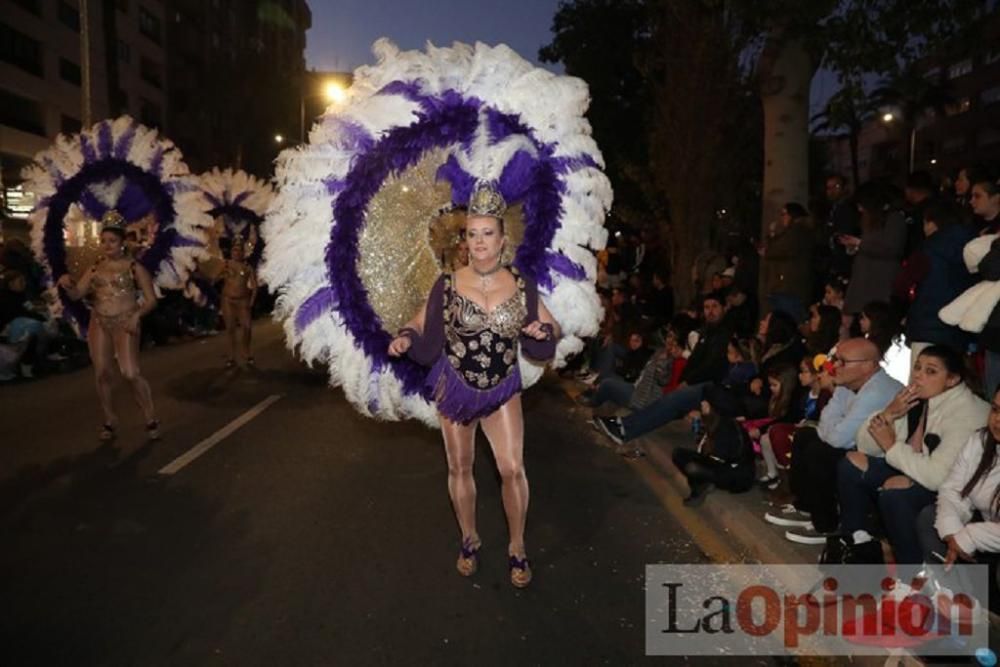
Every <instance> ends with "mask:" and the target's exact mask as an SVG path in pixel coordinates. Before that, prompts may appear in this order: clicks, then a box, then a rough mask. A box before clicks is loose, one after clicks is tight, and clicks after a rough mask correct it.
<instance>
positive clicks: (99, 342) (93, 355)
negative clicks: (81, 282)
mask: <svg viewBox="0 0 1000 667" xmlns="http://www.w3.org/2000/svg"><path fill="white" fill-rule="evenodd" d="M87 347H88V348H89V349H90V361H91V363H93V364H94V379H95V380H96V382H97V400H98V401H100V403H101V410H102V411H103V412H104V423H105V424H111V425H112V426H114V425H116V424H117V423H118V416H117V415H116V414H115V405H114V400H113V399H112V396H111V387H112V385H113V384H114V380H115V376H114V363H115V349H114V344H113V343H112V341H111V335H110V334H108V332H107V331H105V330H104V327H102V326H101V325H100V324H99V323H98V321H97V316H96V315H91V316H90V327H89V328H88V329H87Z"/></svg>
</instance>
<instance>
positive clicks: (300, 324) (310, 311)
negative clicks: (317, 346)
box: [295, 287, 337, 334]
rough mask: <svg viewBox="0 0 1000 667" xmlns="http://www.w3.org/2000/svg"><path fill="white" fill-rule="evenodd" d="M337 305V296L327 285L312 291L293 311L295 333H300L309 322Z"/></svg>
mask: <svg viewBox="0 0 1000 667" xmlns="http://www.w3.org/2000/svg"><path fill="white" fill-rule="evenodd" d="M336 307H337V297H336V295H335V294H334V292H333V290H332V289H331V288H329V287H323V288H321V289H318V290H316V291H315V292H313V294H312V296H310V297H309V298H308V299H306V300H305V301H304V302H303V304H302V305H301V306H299V309H298V311H297V312H296V313H295V333H297V334H301V333H302V332H303V331H305V330H306V327H308V326H309V325H310V324H312V323H313V322H315V321H316V320H318V319H319V318H321V317H323V316H324V315H326V314H327V313H328V312H330V311H331V310H333V309H334V308H336Z"/></svg>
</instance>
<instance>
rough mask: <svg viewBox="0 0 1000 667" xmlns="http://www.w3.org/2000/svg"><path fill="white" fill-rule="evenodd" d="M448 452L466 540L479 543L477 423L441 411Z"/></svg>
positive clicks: (451, 491)
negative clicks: (461, 421)
mask: <svg viewBox="0 0 1000 667" xmlns="http://www.w3.org/2000/svg"><path fill="white" fill-rule="evenodd" d="M440 420H441V433H442V435H444V452H445V456H446V457H447V459H448V495H449V496H450V497H451V505H452V507H453V508H454V509H455V517H456V518H457V519H458V527H459V528H460V529H461V531H462V541H463V543H464V542H466V541H468V542H469V543H471V544H475V543H478V541H479V534H478V533H477V532H476V480H475V477H473V475H472V464H473V463H474V462H475V458H476V425H475V424H470V425H468V426H463V425H462V424H457V423H455V422H453V421H451V420H450V419H448V418H447V417H445V416H444V415H440Z"/></svg>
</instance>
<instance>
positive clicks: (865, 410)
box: [764, 338, 902, 544]
mask: <svg viewBox="0 0 1000 667" xmlns="http://www.w3.org/2000/svg"><path fill="white" fill-rule="evenodd" d="M880 360H881V355H880V354H879V351H878V348H877V347H876V346H875V344H874V343H872V342H871V341H869V340H865V339H863V338H851V339H849V340H846V341H844V342H843V343H841V344H840V345H838V346H837V348H836V349H835V350H834V351H833V354H831V355H830V357H829V359H828V360H827V362H826V371H827V373H829V374H830V375H831V376H832V378H833V383H834V385H835V386H836V389H834V392H833V396H832V397H831V398H830V401H829V402H828V403H827V404H826V407H824V408H823V412H822V413H821V414H820V418H819V424H818V425H817V426H816V428H811V427H804V428H800V429H798V430H797V431H796V432H795V437H794V439H793V442H792V456H791V460H792V465H791V470H790V474H789V482H790V486H791V491H792V493H793V494H794V496H795V501H794V503H793V504H792V505H791V506H786V507H783V508H782V509H780V510H776V511H774V512H768V513H767V514H765V515H764V519H765V520H766V521H768V522H769V523H773V524H775V525H778V526H789V527H793V526H794V527H797V529H795V530H789V531H787V532H786V533H785V537H786V538H787V539H789V540H791V541H793V542H799V543H801V544H825V543H826V537H827V536H828V535H833V534H836V530H837V527H838V525H839V521H838V516H837V475H836V472H837V464H838V463H839V462H840V459H842V458H843V457H844V456H845V455H846V454H847V452H848V451H850V450H852V449H854V448H855V442H856V437H857V433H858V429H859V428H860V427H861V424H862V423H863V422H864V420H865V419H867V418H868V417H869V416H870V415H872V414H874V413H875V412H878V411H879V410H882V409H883V408H884V407H885V406H886V405H888V404H889V402H890V401H892V399H893V397H894V396H895V395H896V394H898V393H899V390H900V389H902V385H901V384H900V383H899V382H897V381H895V380H893V379H892V378H891V377H889V376H888V375H886V373H885V371H883V370H882V368H881V367H880V366H879V361H880Z"/></svg>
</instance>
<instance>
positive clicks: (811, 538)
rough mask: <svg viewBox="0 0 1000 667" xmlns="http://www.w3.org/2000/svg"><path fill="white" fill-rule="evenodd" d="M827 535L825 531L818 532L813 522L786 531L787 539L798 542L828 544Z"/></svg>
mask: <svg viewBox="0 0 1000 667" xmlns="http://www.w3.org/2000/svg"><path fill="white" fill-rule="evenodd" d="M827 537H828V536H827V535H826V534H824V533H817V532H816V529H815V528H813V525H812V524H811V523H810V524H809V525H806V526H803V527H801V528H796V529H795V530H786V531H785V539H786V540H788V541H789V542H795V543H796V544H810V545H816V544H826V538H827Z"/></svg>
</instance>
